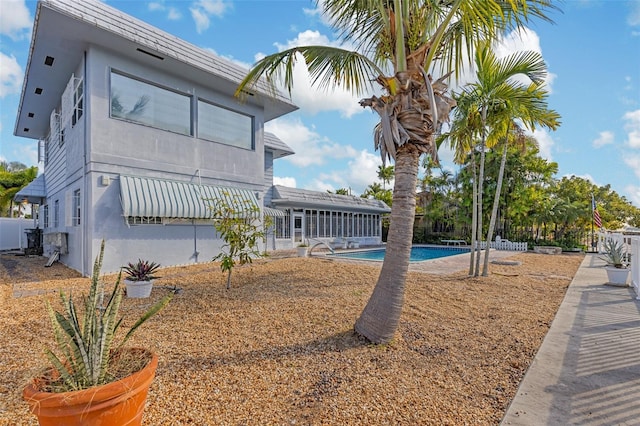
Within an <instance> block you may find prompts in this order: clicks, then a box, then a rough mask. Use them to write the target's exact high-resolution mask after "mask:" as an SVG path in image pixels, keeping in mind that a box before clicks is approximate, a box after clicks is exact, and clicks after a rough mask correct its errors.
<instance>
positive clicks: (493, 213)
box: [482, 140, 507, 277]
mask: <svg viewBox="0 0 640 426" xmlns="http://www.w3.org/2000/svg"><path fill="white" fill-rule="evenodd" d="M506 162H507V140H505V141H504V147H503V148H502V159H501V160H500V171H499V172H498V185H497V187H496V194H495V196H494V197H493V207H492V209H491V220H490V221H489V229H488V230H487V251H485V252H484V265H483V266H482V276H483V277H486V276H487V275H489V244H488V242H489V241H491V239H492V238H493V228H494V227H495V225H496V216H497V215H498V205H499V204H500V192H501V191H502V177H503V176H504V166H505V164H506Z"/></svg>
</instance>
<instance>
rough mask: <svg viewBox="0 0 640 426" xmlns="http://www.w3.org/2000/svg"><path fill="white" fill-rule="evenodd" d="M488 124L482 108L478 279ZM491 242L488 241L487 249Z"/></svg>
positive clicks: (476, 272) (485, 113) (485, 111)
mask: <svg viewBox="0 0 640 426" xmlns="http://www.w3.org/2000/svg"><path fill="white" fill-rule="evenodd" d="M486 123H487V108H486V107H483V108H482V138H481V140H480V172H479V173H478V241H479V243H478V255H477V257H476V267H475V269H474V271H473V276H474V277H477V276H478V275H479V274H480V244H481V243H482V211H483V208H482V207H483V206H482V192H483V191H484V162H485V153H484V150H485V145H486V133H487V132H486V131H487V129H486ZM489 244H490V242H489V241H487V249H488V248H489Z"/></svg>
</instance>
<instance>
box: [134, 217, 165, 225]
mask: <svg viewBox="0 0 640 426" xmlns="http://www.w3.org/2000/svg"><path fill="white" fill-rule="evenodd" d="M127 224H129V225H162V218H161V217H156V216H127Z"/></svg>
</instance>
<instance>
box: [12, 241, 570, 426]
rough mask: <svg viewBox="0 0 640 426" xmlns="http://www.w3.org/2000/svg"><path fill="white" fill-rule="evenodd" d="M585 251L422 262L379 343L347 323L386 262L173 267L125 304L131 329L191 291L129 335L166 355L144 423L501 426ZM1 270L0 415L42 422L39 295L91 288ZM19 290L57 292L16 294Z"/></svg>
mask: <svg viewBox="0 0 640 426" xmlns="http://www.w3.org/2000/svg"><path fill="white" fill-rule="evenodd" d="M582 259H583V256H582V255H556V256H548V255H543V254H532V253H523V254H518V255H516V256H514V257H511V258H510V260H515V261H518V262H521V264H520V265H491V268H490V271H491V275H490V276H489V277H486V278H469V277H467V276H466V273H464V272H459V273H454V274H449V275H429V274H424V273H417V272H411V273H410V274H409V277H408V280H407V290H406V299H405V304H404V310H403V314H402V318H401V324H400V328H399V330H398V333H397V335H396V337H395V339H394V341H393V343H391V344H389V345H383V346H374V345H370V344H368V343H367V342H366V341H364V340H362V339H360V338H359V337H358V336H356V335H355V334H354V333H353V331H352V330H353V324H354V322H355V319H356V318H357V317H358V315H359V314H360V312H361V310H362V308H363V307H364V305H365V304H366V301H367V299H368V298H369V295H370V294H371V291H372V289H373V286H374V285H375V282H376V279H377V277H378V273H379V266H370V265H365V264H353V263H347V262H341V261H331V260H326V259H320V258H310V259H301V258H287V259H271V260H267V261H258V262H256V263H254V265H253V266H251V267H244V268H240V269H238V270H237V271H235V272H234V273H233V277H232V288H231V290H229V291H227V290H225V279H226V276H225V275H224V274H222V273H221V272H220V270H219V267H218V264H212V263H209V264H200V265H195V266H189V267H180V268H165V269H164V270H163V271H162V274H161V275H162V277H163V278H162V279H160V280H159V281H158V283H157V286H156V287H155V288H154V291H153V293H152V296H151V298H150V299H124V300H123V305H122V308H121V309H122V313H123V314H125V315H126V319H125V322H126V324H124V327H123V328H124V329H127V325H131V324H132V323H133V321H135V319H136V318H137V315H139V314H140V313H142V312H143V311H144V310H145V309H146V308H147V307H148V306H149V305H150V304H152V303H153V302H154V301H156V300H158V299H159V298H160V297H162V296H163V295H164V294H166V292H167V291H169V288H172V287H173V286H177V287H180V288H181V289H182V292H181V293H180V294H178V295H177V296H176V297H175V299H174V300H173V301H172V302H171V304H170V305H169V306H168V307H167V308H166V309H165V310H164V311H162V312H161V313H160V314H159V315H158V316H156V317H154V318H152V319H151V320H150V322H148V323H147V324H145V325H144V326H143V327H142V328H141V329H140V330H139V332H138V334H136V335H135V336H134V337H133V338H132V339H131V341H130V342H131V345H133V346H143V347H147V348H150V349H152V350H154V351H156V352H157V353H158V355H159V358H160V365H159V368H158V371H157V374H156V378H155V380H154V382H153V384H152V386H151V390H150V393H149V397H148V402H147V408H146V410H145V418H144V424H147V425H184V424H198V425H214V424H231V425H245V424H246V425H249V424H251V425H257V424H279V425H285V424H304V425H326V424H349V425H369V424H378V425H382V424H393V425H415V424H439V425H447V424H449V425H460V424H497V423H499V422H500V420H501V418H502V417H503V415H504V412H505V410H506V408H507V406H508V404H509V402H510V401H511V399H512V398H513V396H514V395H515V392H516V389H517V386H518V384H519V383H520V380H521V379H522V377H523V375H524V373H525V371H526V369H527V367H528V365H529V364H530V362H531V360H532V359H533V356H534V355H535V353H536V351H537V349H538V347H539V346H540V344H541V342H542V339H543V338H544V335H545V334H546V332H547V330H548V328H549V326H550V323H551V321H552V320H553V317H554V316H555V313H556V310H557V308H558V306H559V305H560V303H561V301H562V298H563V297H564V294H565V291H566V289H567V287H568V285H569V284H570V281H571V277H573V276H574V274H575V272H576V270H577V268H578V266H579V264H580V262H581V261H582ZM43 262H46V259H45V260H43ZM2 265H4V262H3V263H0V282H3V283H4V284H7V285H2V286H0V290H2V291H3V294H5V297H4V301H3V302H2V304H1V306H0V360H2V361H1V362H0V425H5V424H6V425H36V424H37V421H36V419H35V417H34V416H32V415H31V414H30V413H29V412H28V409H27V405H26V403H24V402H23V401H22V399H21V396H20V394H21V391H22V387H23V386H24V385H25V384H26V383H27V382H28V380H29V378H30V377H32V376H33V375H34V374H36V373H37V372H39V371H40V370H41V369H42V368H43V367H44V366H46V360H45V357H44V355H43V351H42V349H43V348H44V347H45V346H46V345H51V344H52V336H51V328H50V325H49V323H48V318H47V316H46V311H45V309H44V298H46V297H49V298H51V300H53V301H54V302H56V303H57V301H55V297H54V296H55V295H51V294H50V292H54V291H56V290H57V289H59V288H66V289H69V290H71V291H73V292H74V293H76V294H78V293H81V292H82V291H84V289H86V288H87V287H88V278H80V277H78V276H77V273H75V272H73V271H69V270H67V269H66V268H64V267H62V265H59V264H56V265H58V266H57V267H56V269H50V268H39V269H37V275H38V278H37V280H34V279H31V278H30V277H28V276H22V278H19V279H18V280H15V279H14V277H13V273H16V274H17V272H16V271H18V270H19V268H20V266H16V267H15V269H13V270H12V272H11V273H9V272H8V271H7V269H6V268H5V267H4V266H2ZM60 268H62V269H60ZM43 271H44V272H43ZM40 273H42V274H43V275H40ZM50 273H58V274H61V275H59V276H49V277H47V274H50ZM66 274H69V275H68V276H67V275H66ZM74 274H75V276H74ZM112 278H113V276H111V277H105V280H106V281H107V282H112ZM110 280H111V281H110ZM16 281H17V282H16ZM15 284H19V285H28V286H29V287H30V288H31V289H34V290H39V291H43V292H48V293H45V294H38V295H35V296H30V297H20V298H15V297H13V296H12V294H9V295H8V296H7V293H6V292H4V291H5V290H6V289H9V288H11V287H15Z"/></svg>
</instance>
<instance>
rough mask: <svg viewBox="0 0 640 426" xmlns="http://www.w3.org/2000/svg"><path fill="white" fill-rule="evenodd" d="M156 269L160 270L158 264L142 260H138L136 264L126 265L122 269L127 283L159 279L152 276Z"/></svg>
mask: <svg viewBox="0 0 640 426" xmlns="http://www.w3.org/2000/svg"><path fill="white" fill-rule="evenodd" d="M158 268H160V264H159V263H155V262H149V261H148V260H142V259H138V262H137V263H128V264H127V266H123V267H122V269H123V270H124V272H125V273H126V274H127V276H126V279H128V280H129V281H151V280H154V279H156V278H160V277H157V276H155V275H153V274H154V273H155V272H156V271H157V270H158Z"/></svg>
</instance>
